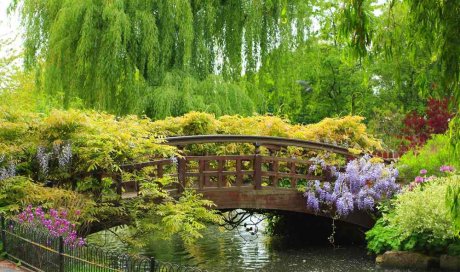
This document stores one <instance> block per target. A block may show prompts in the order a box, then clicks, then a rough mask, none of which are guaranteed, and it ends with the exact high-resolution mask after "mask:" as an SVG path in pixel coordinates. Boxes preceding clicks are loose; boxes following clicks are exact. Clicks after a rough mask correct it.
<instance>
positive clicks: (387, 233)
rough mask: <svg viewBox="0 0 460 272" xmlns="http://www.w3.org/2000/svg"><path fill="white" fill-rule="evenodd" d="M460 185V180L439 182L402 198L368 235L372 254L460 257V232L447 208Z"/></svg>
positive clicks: (399, 196) (449, 179)
mask: <svg viewBox="0 0 460 272" xmlns="http://www.w3.org/2000/svg"><path fill="white" fill-rule="evenodd" d="M459 182H460V177H459V176H452V177H448V178H438V179H436V180H434V181H430V182H427V183H424V184H422V185H421V186H417V187H416V188H415V189H413V190H412V191H407V190H406V191H405V192H403V193H401V194H399V195H398V196H397V197H396V199H395V200H394V201H393V202H392V208H390V209H389V210H384V213H383V217H382V218H380V219H379V220H378V221H377V224H376V225H375V226H374V228H373V229H371V230H370V231H368V232H367V233H366V236H367V240H368V248H369V250H370V251H372V252H374V253H382V252H384V251H386V250H407V251H418V252H425V253H430V254H440V253H449V254H453V255H459V254H460V238H459V232H458V230H456V229H455V228H454V224H453V218H452V216H451V213H450V211H449V208H448V206H447V205H446V193H447V190H448V188H449V186H453V185H458V183H459Z"/></svg>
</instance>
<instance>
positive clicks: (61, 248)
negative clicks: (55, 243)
mask: <svg viewBox="0 0 460 272" xmlns="http://www.w3.org/2000/svg"><path fill="white" fill-rule="evenodd" d="M59 272H64V239H63V238H62V236H59Z"/></svg>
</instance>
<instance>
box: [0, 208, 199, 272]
mask: <svg viewBox="0 0 460 272" xmlns="http://www.w3.org/2000/svg"><path fill="white" fill-rule="evenodd" d="M0 220H1V240H2V243H3V251H4V252H5V254H6V256H7V257H8V258H10V259H11V260H14V261H17V262H20V263H21V264H22V265H23V266H25V267H27V268H28V269H30V270H32V271H43V272H87V271H88V272H201V271H204V270H201V269H198V268H195V267H188V266H182V265H177V264H172V263H168V262H161V261H157V260H155V259H154V258H150V257H146V256H142V255H134V254H126V253H119V252H115V251H108V250H105V249H103V248H100V247H96V246H91V245H86V246H83V247H73V246H68V245H66V244H65V243H64V239H63V238H62V237H53V236H51V235H49V234H47V233H45V232H43V231H40V230H37V229H34V228H32V227H29V226H27V225H23V224H20V223H18V222H16V221H14V220H10V219H5V218H4V217H1V218H0Z"/></svg>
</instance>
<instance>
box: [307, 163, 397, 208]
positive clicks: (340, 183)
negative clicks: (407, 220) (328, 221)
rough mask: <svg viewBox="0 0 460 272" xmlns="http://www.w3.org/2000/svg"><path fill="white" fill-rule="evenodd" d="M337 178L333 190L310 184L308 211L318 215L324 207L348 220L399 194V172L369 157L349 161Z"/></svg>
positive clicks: (327, 186) (391, 166) (330, 187)
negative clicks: (352, 214)
mask: <svg viewBox="0 0 460 272" xmlns="http://www.w3.org/2000/svg"><path fill="white" fill-rule="evenodd" d="M321 167H322V168H323V169H325V168H326V167H327V166H326V167H323V165H321ZM335 177H336V180H335V183H334V186H332V185H331V184H330V183H329V182H323V183H321V182H319V181H314V182H309V183H308V184H307V189H306V192H305V194H304V196H305V197H306V198H307V207H308V208H309V209H311V210H313V211H315V212H317V211H319V210H320V209H321V207H323V206H324V207H325V208H328V209H329V210H330V211H335V212H336V214H337V215H339V216H346V215H348V214H350V213H351V212H353V211H355V210H373V209H374V207H375V205H376V203H377V202H378V201H382V200H385V199H389V198H391V197H392V196H393V195H394V194H396V193H398V192H399V191H400V186H399V184H397V183H396V178H397V177H398V170H397V169H396V168H394V166H393V165H389V166H387V165H385V164H384V163H374V162H371V161H370V156H367V155H366V156H363V157H362V158H360V159H356V160H353V161H350V162H349V163H348V164H347V165H346V167H345V171H344V172H335Z"/></svg>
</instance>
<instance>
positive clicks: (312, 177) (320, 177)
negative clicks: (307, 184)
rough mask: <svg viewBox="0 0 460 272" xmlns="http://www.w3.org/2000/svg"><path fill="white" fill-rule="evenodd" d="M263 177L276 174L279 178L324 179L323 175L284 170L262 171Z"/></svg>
mask: <svg viewBox="0 0 460 272" xmlns="http://www.w3.org/2000/svg"><path fill="white" fill-rule="evenodd" d="M262 176H263V177H273V176H276V177H278V179H279V178H291V177H294V178H296V179H306V180H324V177H323V176H313V175H305V174H291V173H286V172H270V171H262Z"/></svg>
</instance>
